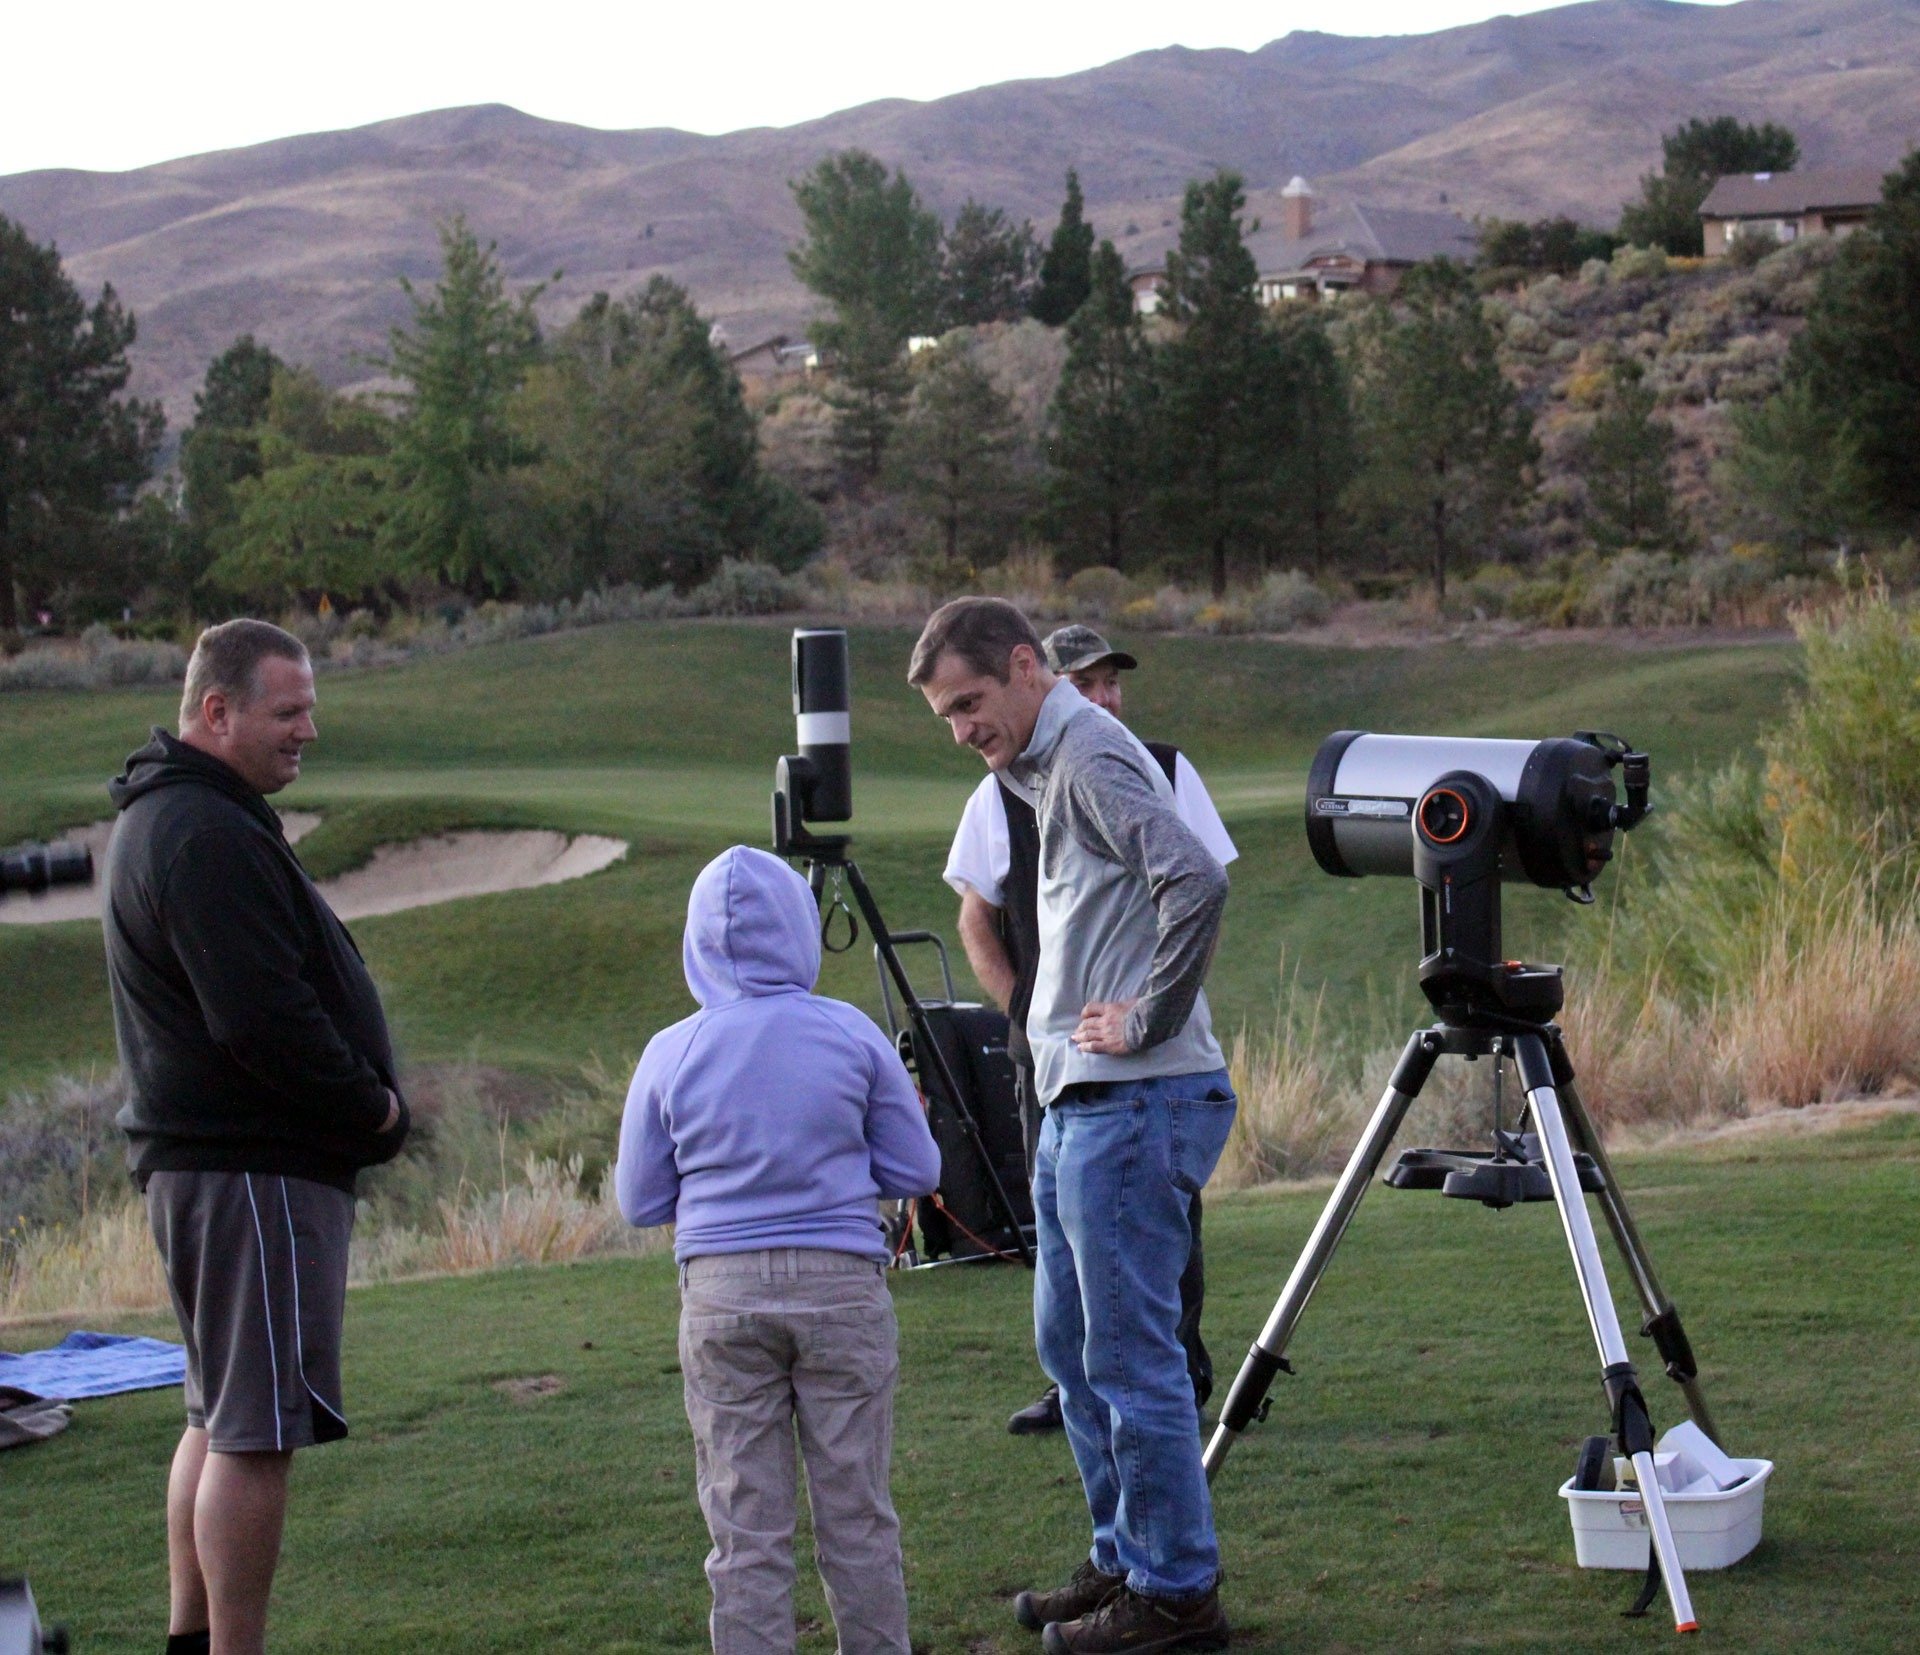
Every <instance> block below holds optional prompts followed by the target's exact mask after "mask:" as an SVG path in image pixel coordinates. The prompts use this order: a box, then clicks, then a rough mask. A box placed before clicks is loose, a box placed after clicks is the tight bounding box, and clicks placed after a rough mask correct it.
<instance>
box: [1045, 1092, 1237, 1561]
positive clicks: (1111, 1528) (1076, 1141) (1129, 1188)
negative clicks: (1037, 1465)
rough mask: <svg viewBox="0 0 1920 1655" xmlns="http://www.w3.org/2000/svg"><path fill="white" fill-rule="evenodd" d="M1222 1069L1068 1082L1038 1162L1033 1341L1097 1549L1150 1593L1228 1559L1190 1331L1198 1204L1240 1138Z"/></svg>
mask: <svg viewBox="0 0 1920 1655" xmlns="http://www.w3.org/2000/svg"><path fill="white" fill-rule="evenodd" d="M1235 1107H1236V1104H1235V1099H1234V1095H1233V1088H1232V1085H1231V1083H1230V1082H1229V1081H1228V1079H1227V1073H1226V1071H1225V1070H1224V1069H1221V1070H1216V1071H1215V1072H1213V1073H1212V1074H1200V1075H1163V1076H1156V1077H1154V1078H1152V1079H1148V1080H1128V1081H1117V1082H1114V1083H1112V1084H1109V1085H1102V1086H1078V1087H1073V1088H1070V1089H1069V1090H1068V1091H1067V1092H1066V1093H1064V1094H1062V1096H1061V1097H1060V1098H1059V1099H1057V1100H1056V1101H1055V1102H1054V1104H1053V1105H1052V1107H1050V1108H1049V1109H1048V1110H1047V1115H1046V1120H1045V1123H1044V1124H1043V1125H1042V1127H1041V1129H1040V1152H1039V1156H1038V1159H1037V1161H1036V1163H1035V1166H1034V1172H1033V1210H1034V1221H1035V1224H1036V1226H1037V1227H1038V1232H1039V1269H1038V1279H1037V1280H1036V1282H1035V1285H1034V1294H1033V1320H1034V1342H1035V1343H1036V1344H1037V1345H1038V1347H1039V1351H1040V1365H1041V1366H1042V1367H1043V1368H1045V1369H1046V1371H1047V1377H1048V1378H1049V1379H1051V1380H1052V1381H1053V1382H1054V1383H1055V1384H1056V1385H1058V1386H1059V1387H1060V1411H1061V1413H1062V1414H1063V1415H1064V1417H1065V1419H1066V1426H1067V1441H1068V1443H1069V1444H1071V1446H1072V1448H1073V1458H1074V1462H1075V1464H1077V1465H1078V1466H1079V1468H1080V1481H1081V1483H1082V1485H1083V1486H1084V1487H1085V1489H1086V1494H1087V1509H1088V1511H1089V1512H1090V1513H1091V1514H1092V1517H1093V1561H1094V1564H1095V1565H1096V1566H1097V1567H1098V1568H1100V1569H1102V1570H1103V1571H1105V1572H1106V1573H1108V1574H1122V1573H1124V1574H1125V1575H1126V1577H1127V1584H1128V1585H1129V1586H1131V1587H1132V1588H1133V1589H1134V1590H1135V1591H1137V1592H1144V1593H1147V1594H1149V1595H1150V1596H1153V1597H1166V1598H1181V1597H1192V1596H1194V1595H1196V1594H1198V1593H1201V1592H1204V1591H1206V1590H1207V1589H1208V1588H1209V1587H1211V1586H1212V1585H1213V1583H1214V1581H1215V1579H1216V1578H1217V1577H1218V1575H1219V1572H1220V1551H1219V1547H1218V1546H1217V1545H1216V1543H1215V1541H1214V1536H1213V1502H1212V1501H1211V1499H1209V1497H1208V1494H1207V1479H1206V1473H1205V1472H1204V1471H1203V1470H1202V1468H1201V1464H1200V1437H1199V1429H1198V1427H1199V1422H1198V1420H1197V1419H1196V1417H1195V1413H1194V1405H1193V1384H1192V1381H1191V1380H1190V1379H1189V1378H1188V1375H1187V1359H1186V1353H1185V1352H1184V1351H1183V1350H1182V1349H1181V1346H1180V1339H1179V1333H1178V1328H1179V1322H1180V1273H1181V1271H1182V1270H1183V1269H1185V1268H1186V1263H1187V1254H1188V1251H1189V1249H1190V1247H1191V1245H1192V1232H1191V1230H1190V1229H1189V1227H1188V1220H1187V1206H1188V1200H1189V1198H1190V1197H1191V1196H1192V1195H1193V1193H1194V1192H1195V1191H1196V1190H1198V1189H1199V1188H1200V1186H1201V1185H1203V1184H1204V1183H1205V1182H1206V1181H1207V1177H1208V1175H1209V1174H1210V1173H1211V1172H1212V1171H1213V1167H1214V1163H1215V1162H1216V1161H1218V1160H1219V1159H1220V1151H1221V1149H1222V1148H1223V1147H1225V1145H1226V1141H1227V1132H1228V1130H1229V1129H1230V1128H1231V1127H1232V1125H1233V1114H1234V1109H1235Z"/></svg>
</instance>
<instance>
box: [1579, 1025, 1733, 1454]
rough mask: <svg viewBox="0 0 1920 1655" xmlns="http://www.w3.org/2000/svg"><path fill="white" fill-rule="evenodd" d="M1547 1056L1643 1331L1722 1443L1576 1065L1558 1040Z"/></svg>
mask: <svg viewBox="0 0 1920 1655" xmlns="http://www.w3.org/2000/svg"><path fill="white" fill-rule="evenodd" d="M1548 1056H1549V1057H1550V1058H1551V1059H1552V1060H1553V1073H1554V1079H1555V1081H1556V1082H1557V1083H1558V1087H1559V1097H1560V1105H1561V1108H1562V1109H1563V1110H1564V1112H1565V1114H1566V1118H1567V1129H1568V1131H1569V1133H1570V1134H1571V1135H1572V1137H1573V1140H1574V1144H1575V1147H1576V1148H1579V1149H1582V1150H1585V1151H1586V1153H1587V1154H1588V1155H1589V1156H1590V1157H1592V1160H1593V1164H1594V1165H1595V1166H1596V1167H1598V1168H1599V1169H1600V1178H1601V1182H1602V1183H1603V1184H1604V1185H1605V1186H1606V1187H1605V1189H1603V1190H1602V1191H1601V1193H1600V1210H1601V1212H1603V1213H1604V1214H1605V1215H1606V1219H1607V1228H1608V1229H1609V1230H1611V1231H1612V1232H1613V1239H1614V1243H1615V1245H1616V1246H1618V1247H1619V1249H1620V1256H1621V1257H1622V1258H1624V1259H1625V1260H1626V1262H1627V1271H1628V1273H1629V1274H1630V1275H1631V1276H1632V1277H1633V1285H1634V1288H1635V1290H1636V1291H1637V1292H1638V1293H1639V1295H1640V1303H1641V1305H1642V1306H1643V1307H1644V1308H1645V1310H1646V1313H1647V1319H1646V1320H1645V1321H1644V1322H1643V1323H1642V1324H1641V1326H1640V1331H1641V1332H1642V1333H1644V1334H1645V1335H1647V1337H1648V1338H1650V1339H1652V1341H1653V1344H1654V1348H1655V1349H1656V1350H1657V1351H1659V1353H1660V1360H1661V1361H1662V1362H1663V1363H1664V1364H1665V1365H1666V1370H1667V1377H1668V1378H1669V1379H1671V1380H1672V1381H1673V1382H1674V1383H1675V1384H1676V1385H1678V1386H1679V1387H1680V1390H1681V1394H1682V1395H1684V1396H1685V1397H1686V1399H1687V1412H1688V1413H1689V1414H1691V1415H1692V1416H1693V1423H1694V1424H1695V1425H1697V1426H1699V1427H1700V1429H1701V1430H1703V1431H1704V1432H1706V1434H1707V1435H1708V1436H1709V1437H1711V1438H1712V1439H1713V1440H1714V1441H1715V1442H1719V1441H1720V1433H1719V1432H1718V1431H1716V1430H1715V1429H1714V1424H1713V1415H1712V1414H1711V1413H1710V1412H1709V1411H1708V1409H1707V1399H1706V1397H1705V1396H1704V1395H1702V1393H1701V1390H1700V1369H1699V1365H1698V1363H1696V1362H1695V1361H1694V1357H1693V1346H1692V1344H1691V1343H1690V1342H1689V1341H1688V1339H1687V1330H1686V1329H1685V1328H1684V1327H1682V1326H1681V1325H1680V1312H1679V1311H1678V1310H1677V1309H1675V1308H1674V1303H1673V1301H1672V1300H1671V1299H1670V1298H1668V1297H1667V1295H1666V1292H1665V1290H1664V1289H1662V1287H1661V1286H1660V1278H1659V1277H1658V1276H1656V1275H1655V1274H1654V1273H1653V1260H1652V1258H1651V1257H1650V1256H1649V1254H1648V1252H1647V1247H1646V1243H1645V1242H1643V1241H1642V1240H1641V1239H1640V1231H1639V1229H1638V1227H1637V1226H1636V1225H1635V1224H1634V1222H1633V1215H1632V1214H1631V1213H1629V1212H1628V1211H1627V1201H1626V1197H1625V1196H1624V1195H1623V1194H1622V1193H1621V1190H1620V1180H1619V1179H1618V1178H1616V1177H1615V1176H1614V1172H1613V1163H1612V1162H1611V1161H1609V1160H1608V1159H1607V1152H1606V1149H1605V1147H1604V1146H1603V1145H1602V1144H1601V1142H1600V1134H1599V1132H1598V1130H1596V1128H1595V1127H1594V1124H1593V1117H1592V1116H1590V1115H1589V1114H1588V1113H1587V1110H1586V1105H1585V1104H1583V1103H1582V1102H1581V1101H1580V1094H1579V1092H1578V1091H1576V1090H1575V1089H1574V1085H1573V1065H1572V1064H1571V1063H1569V1062H1568V1061H1567V1058H1566V1048H1565V1047H1564V1046H1563V1045H1562V1044H1561V1043H1560V1041H1559V1039H1558V1037H1557V1035H1555V1036H1554V1037H1552V1038H1551V1045H1550V1048H1549V1052H1548Z"/></svg>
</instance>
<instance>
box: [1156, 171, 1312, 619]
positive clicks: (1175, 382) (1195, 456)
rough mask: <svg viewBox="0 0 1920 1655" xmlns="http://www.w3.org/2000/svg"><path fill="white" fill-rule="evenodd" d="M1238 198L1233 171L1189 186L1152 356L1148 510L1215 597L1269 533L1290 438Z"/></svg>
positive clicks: (1281, 372)
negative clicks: (1156, 405) (1232, 566)
mask: <svg viewBox="0 0 1920 1655" xmlns="http://www.w3.org/2000/svg"><path fill="white" fill-rule="evenodd" d="M1245 205H1246V194H1245V192H1244V191H1243V190H1242V188H1241V184H1240V176H1239V174H1238V173H1233V172H1222V173H1220V174H1218V175H1217V176H1216V177H1214V178H1212V179H1209V180H1208V181H1206V182H1205V183H1199V182H1195V183H1190V184H1189V185H1188V186H1187V192H1186V197H1185V200H1184V201H1183V202H1182V204H1181V210H1180V245H1179V248H1178V249H1177V250H1176V251H1174V252H1172V253H1170V254H1169V255H1168V256H1167V279H1166V285H1165V289H1164V291H1165V294H1166V298H1165V302H1164V304H1163V306H1162V310H1163V313H1164V314H1165V315H1166V316H1168V317H1169V318H1170V319H1171V320H1172V321H1173V322H1174V324H1175V325H1176V327H1177V330H1178V331H1177V332H1176V334H1175V335H1174V337H1173V338H1172V339H1171V340H1169V341H1168V343H1167V344H1166V345H1165V346H1164V347H1163V348H1162V349H1161V350H1160V352H1159V370H1160V371H1159V381H1160V407H1161V423H1160V448H1161V471H1160V475H1159V484H1160V487H1159V492H1158V505H1159V509H1160V514H1161V516H1162V518H1163V520H1164V522H1165V525H1166V527H1167V530H1168V532H1169V534H1170V535H1171V536H1172V538H1173V540H1174V542H1175V544H1176V545H1181V546H1184V547H1185V548H1186V549H1187V550H1188V552H1189V554H1190V555H1193V556H1195V557H1197V558H1198V559H1200V560H1201V561H1202V563H1203V565H1204V567H1206V568H1207V569H1208V571H1209V573H1210V576H1211V579H1212V585H1213V593H1214V596H1215V597H1222V596H1224V595H1225V593H1226V589H1227V569H1228V565H1229V562H1230V561H1231V559H1232V556H1233V554H1234V553H1235V552H1236V551H1240V550H1244V549H1246V548H1248V547H1250V546H1253V545H1255V544H1258V543H1261V542H1263V541H1264V540H1265V539H1266V538H1267V537H1268V536H1270V534H1271V526H1272V520H1273V518H1274V516H1275V514H1276V513H1277V511H1278V510H1279V509H1280V504H1281V494H1280V464H1281V461H1282V459H1283V457H1284V455H1285V453H1286V450H1287V447H1288V444H1289V442H1290V440H1291V432H1290V431H1289V430H1288V429H1287V415H1288V387H1287V385H1286V383H1285V362H1284V359H1283V357H1282V354H1281V352H1280V351H1279V349H1278V348H1277V344H1276V341H1275V338H1274V335H1273V333H1272V331H1271V330H1270V329H1269V328H1268V327H1267V326H1266V325H1265V320H1264V318H1263V316H1262V314H1261V310H1260V303H1259V300H1258V299H1257V298H1256V297H1255V294H1254V280H1255V276H1256V274H1257V272H1256V268H1255V265H1254V262H1253V255H1252V254H1251V253H1249V252H1248V251H1247V246H1246V240H1245V235H1244V229H1243V226H1242V223H1241V219H1240V212H1241V209H1242V208H1243V207H1245ZM1256 228H1257V226H1256Z"/></svg>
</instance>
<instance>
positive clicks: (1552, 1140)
mask: <svg viewBox="0 0 1920 1655" xmlns="http://www.w3.org/2000/svg"><path fill="white" fill-rule="evenodd" d="M1539 1063H1540V1065H1541V1067H1542V1068H1544V1067H1545V1063H1546V1055H1545V1052H1544V1050H1543V1051H1542V1052H1541V1054H1540V1058H1539ZM1529 1067H1531V1065H1526V1064H1523V1065H1522V1068H1521V1073H1522V1075H1525V1074H1526V1073H1527V1070H1528V1068H1529ZM1527 1103H1528V1106H1529V1108H1530V1109H1531V1110H1532V1113H1533V1124H1534V1127H1535V1129H1536V1130H1537V1131H1538V1132H1539V1134H1540V1143H1541V1146H1542V1147H1543V1148H1544V1149H1545V1150H1546V1158H1547V1176H1548V1177H1549V1178H1550V1179H1551V1180H1552V1183H1553V1200H1554V1205H1555V1206H1557V1207H1558V1208H1559V1209H1560V1225H1561V1228H1562V1229H1564V1230H1565V1231H1566V1234H1567V1246H1568V1247H1569V1248H1570V1249H1571V1250H1572V1252H1573V1270H1574V1274H1575V1275H1576V1276H1578V1277H1579V1279H1580V1297H1581V1298H1582V1299H1583V1300H1584V1301H1585V1302H1586V1306H1587V1321H1588V1323H1589V1324H1590V1325H1591V1326H1592V1328H1593V1342H1594V1343H1595V1344H1596V1345H1597V1346H1599V1348H1600V1361H1601V1364H1602V1366H1603V1367H1608V1368H1611V1367H1615V1366H1617V1365H1620V1364H1623V1363H1624V1364H1627V1365H1628V1366H1629V1367H1630V1366H1631V1360H1630V1358H1629V1357H1628V1355H1627V1342H1626V1340H1625V1339H1624V1338H1623V1337H1622V1336H1621V1333H1620V1318H1619V1315H1618V1314H1617V1313H1616V1312H1615V1310H1614V1308H1613V1295H1612V1293H1611V1292H1610V1291H1609V1290H1608V1287H1607V1272H1606V1268H1605V1266H1604V1265H1602V1263H1601V1262H1600V1246H1599V1243H1598V1242H1597V1241H1595V1239H1594V1235H1593V1220H1592V1218H1591V1217H1589V1216H1588V1213H1587V1198H1586V1193H1585V1191H1583V1190H1582V1189H1581V1188H1580V1174H1579V1171H1578V1170H1577V1169H1576V1168H1575V1166H1574V1163H1573V1147H1572V1145H1571V1144H1569V1143H1568V1142H1567V1127H1566V1122H1565V1120H1564V1119H1563V1118H1562V1117H1561V1113H1560V1099H1559V1097H1558V1096H1557V1095H1556V1093H1555V1091H1554V1089H1553V1087H1552V1086H1551V1085H1540V1086H1529V1087H1528V1088H1527ZM1633 1468H1634V1471H1635V1473H1636V1474H1637V1475H1638V1477H1639V1479H1640V1501H1641V1504H1642V1505H1643V1506H1644V1507H1645V1509H1646V1514H1647V1529H1648V1531H1649V1534H1650V1537H1651V1539H1652V1543H1653V1552H1654V1556H1655V1557H1657V1558H1659V1560H1660V1578H1661V1581H1662V1583H1663V1584H1664V1585H1665V1587H1666V1589H1667V1601H1668V1602H1669V1603H1671V1604H1672V1605H1673V1626H1674V1630H1675V1631H1676V1632H1698V1631H1699V1630H1700V1623H1699V1622H1698V1621H1697V1620H1695V1619H1694V1614H1693V1602H1692V1599H1691V1598H1689V1597H1688V1595H1687V1579H1686V1575H1685V1574H1684V1573H1683V1572H1682V1571H1681V1568H1680V1549H1679V1547H1678V1546H1676V1545H1675V1544H1674V1539H1673V1528H1672V1526H1671V1525H1670V1524H1669V1523H1668V1521H1667V1506H1666V1501H1665V1500H1664V1499H1663V1498H1662V1497H1661V1493H1660V1480H1659V1478H1658V1477H1656V1476H1655V1475H1654V1470H1653V1455H1652V1454H1651V1453H1650V1452H1646V1451H1642V1452H1640V1453H1638V1454H1635V1455H1634V1456H1633Z"/></svg>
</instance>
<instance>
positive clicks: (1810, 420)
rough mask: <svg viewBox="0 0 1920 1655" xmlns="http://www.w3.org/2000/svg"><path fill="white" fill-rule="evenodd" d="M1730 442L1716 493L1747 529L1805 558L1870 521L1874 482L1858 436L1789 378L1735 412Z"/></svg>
mask: <svg viewBox="0 0 1920 1655" xmlns="http://www.w3.org/2000/svg"><path fill="white" fill-rule="evenodd" d="M1732 415H1733V429H1734V442H1733V445H1732V446H1731V447H1730V448H1729V449H1728V450H1727V452H1726V455H1725V456H1724V457H1723V458H1722V460H1721V462H1720V468H1719V479H1718V480H1719V483H1720V487H1721V493H1722V495H1723V497H1724V498H1725V499H1726V501H1727V502H1728V504H1729V505H1730V506H1731V507H1732V508H1733V510H1734V511H1735V513H1736V514H1737V515H1738V517H1739V518H1740V520H1741V522H1742V523H1743V524H1744V525H1746V526H1747V527H1748V528H1749V529H1750V530H1751V531H1752V532H1754V533H1757V534H1760V535H1763V536H1766V537H1768V538H1771V539H1774V540H1777V541H1779V542H1781V543H1782V544H1784V545H1785V546H1787V547H1788V548H1789V549H1790V550H1792V551H1795V552H1799V553H1802V554H1804V553H1806V552H1808V551H1810V550H1811V549H1812V548H1814V547H1816V546H1832V545H1835V544H1837V543H1844V542H1845V541H1846V539H1847V538H1848V536H1849V535H1851V534H1854V533H1857V532H1859V531H1860V530H1862V529H1865V528H1867V527H1869V526H1870V525H1871V523H1872V521H1873V517H1874V508H1873V494H1874V488H1873V481H1872V479H1871V477H1870V476H1869V474H1868V472H1867V469H1866V467H1865V466H1864V465H1863V464H1862V462H1861V457H1860V449H1861V443H1860V439H1859V438H1858V437H1857V436H1856V435H1855V434H1854V430H1853V427H1852V426H1851V425H1849V424H1847V423H1845V422H1844V421H1842V422H1841V423H1839V424H1836V423H1835V422H1834V417H1833V414H1832V412H1831V411H1830V410H1829V409H1827V408H1825V407H1823V406H1822V405H1821V404H1820V403H1819V402H1818V401H1817V400H1816V399H1815V396H1814V393H1813V388H1812V386H1810V385H1809V384H1808V383H1807V381H1806V379H1805V378H1790V379H1789V380H1788V381H1787V383H1786V384H1785V385H1783V386H1782V387H1781V388H1780V390H1779V391H1778V392H1777V393H1776V394H1775V395H1773V396H1771V397H1769V398H1767V400H1766V401H1765V402H1763V403H1758V404H1748V405H1746V406H1744V407H1740V406H1736V407H1735V408H1734V409H1733V410H1732Z"/></svg>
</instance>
